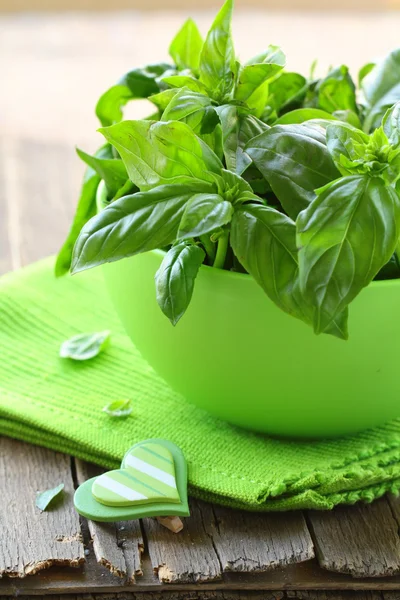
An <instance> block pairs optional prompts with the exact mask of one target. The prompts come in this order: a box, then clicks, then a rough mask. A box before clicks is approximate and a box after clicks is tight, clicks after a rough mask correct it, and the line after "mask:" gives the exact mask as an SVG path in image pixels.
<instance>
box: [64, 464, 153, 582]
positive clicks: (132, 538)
mask: <svg viewBox="0 0 400 600" xmlns="http://www.w3.org/2000/svg"><path fill="white" fill-rule="evenodd" d="M102 472H103V469H101V468H99V467H96V466H95V465H91V464H89V463H86V462H84V461H80V460H77V461H76V473H77V480H78V483H79V484H81V483H83V482H84V481H86V480H87V479H90V478H91V477H96V476H98V475H100V473H102ZM88 525H89V531H90V535H91V538H92V542H93V550H94V553H95V556H96V559H97V561H98V562H99V563H100V564H101V565H103V566H105V567H107V569H109V570H110V572H111V573H112V574H113V575H116V576H118V577H122V578H124V579H126V581H127V582H130V583H133V582H134V581H135V578H136V577H137V576H141V575H143V572H142V566H141V556H142V553H143V549H144V542H143V537H142V531H141V528H140V522H139V521H122V522H119V523H96V522H94V521H88Z"/></svg>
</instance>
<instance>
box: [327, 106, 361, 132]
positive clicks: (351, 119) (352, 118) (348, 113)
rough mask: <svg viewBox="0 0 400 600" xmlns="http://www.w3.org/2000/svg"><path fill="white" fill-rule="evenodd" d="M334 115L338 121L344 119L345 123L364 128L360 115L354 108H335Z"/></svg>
mask: <svg viewBox="0 0 400 600" xmlns="http://www.w3.org/2000/svg"><path fill="white" fill-rule="evenodd" d="M332 117H334V118H335V119H337V120H338V121H343V123H348V124H349V125H352V126H353V127H355V128H356V129H361V128H362V124H361V121H360V117H359V116H358V114H357V113H355V112H354V111H353V110H349V109H347V110H335V111H334V112H333V113H332Z"/></svg>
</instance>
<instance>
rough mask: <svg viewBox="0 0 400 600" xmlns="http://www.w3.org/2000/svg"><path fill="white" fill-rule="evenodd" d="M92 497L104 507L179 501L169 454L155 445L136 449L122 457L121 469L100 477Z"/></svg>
mask: <svg viewBox="0 0 400 600" xmlns="http://www.w3.org/2000/svg"><path fill="white" fill-rule="evenodd" d="M92 494H93V496H94V497H95V498H96V500H97V501H98V502H101V503H102V504H106V505H107V506H132V505H135V504H148V503H151V502H174V503H175V502H176V503H178V502H179V501H180V497H179V492H178V490H177V486H176V479H175V464H174V459H173V457H172V454H171V452H170V451H169V450H168V449H167V448H165V447H164V446H162V445H161V444H157V443H155V442H147V443H144V444H142V445H141V446H136V447H134V448H132V449H131V450H129V452H128V453H127V454H126V455H125V458H124V460H123V463H122V467H121V469H116V470H115V471H109V472H108V473H104V474H103V475H100V477H98V478H97V479H96V481H95V482H94V483H93V486H92Z"/></svg>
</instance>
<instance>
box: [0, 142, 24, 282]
mask: <svg viewBox="0 0 400 600" xmlns="http://www.w3.org/2000/svg"><path fill="white" fill-rule="evenodd" d="M14 147H15V143H12V142H10V143H9V144H6V141H5V140H0V275H2V274H3V273H6V272H7V271H10V270H11V269H13V268H16V267H17V266H19V247H18V232H17V231H16V227H18V223H17V211H16V207H15V203H14V201H15V198H14V196H13V191H14V188H15V183H16V170H17V169H16V164H15V156H14V153H13V152H12V150H13V148H14ZM12 242H13V246H14V248H13V249H12V245H11V244H12ZM13 250H14V256H13Z"/></svg>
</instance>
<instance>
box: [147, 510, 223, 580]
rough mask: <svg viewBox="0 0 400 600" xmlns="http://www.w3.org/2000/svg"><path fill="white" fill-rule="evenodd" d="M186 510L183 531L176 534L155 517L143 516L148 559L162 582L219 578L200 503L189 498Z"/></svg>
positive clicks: (218, 570) (217, 564) (216, 557)
mask: <svg viewBox="0 0 400 600" xmlns="http://www.w3.org/2000/svg"><path fill="white" fill-rule="evenodd" d="M208 512H209V511H208ZM190 513H191V514H190V517H188V518H185V519H184V529H183V531H181V532H180V533H177V534H175V533H172V532H171V531H169V530H168V529H166V528H165V527H163V526H162V525H160V524H159V523H158V522H157V521H156V520H155V519H143V525H144V530H145V535H146V540H147V549H148V552H149V556H150V560H151V562H152V565H153V569H154V571H155V573H157V575H158V578H159V580H160V581H161V582H163V583H171V582H174V583H178V582H179V583H188V582H191V583H193V582H196V583H199V582H205V581H213V580H216V579H220V578H221V565H220V562H219V559H218V556H217V553H216V551H215V549H214V546H213V543H212V539H211V538H210V536H209V534H208V533H207V530H206V526H205V524H204V516H205V514H206V510H205V505H204V503H203V502H200V501H196V500H193V499H192V500H191V502H190ZM207 514H208V513H207Z"/></svg>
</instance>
